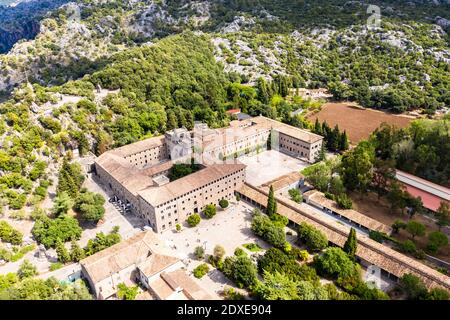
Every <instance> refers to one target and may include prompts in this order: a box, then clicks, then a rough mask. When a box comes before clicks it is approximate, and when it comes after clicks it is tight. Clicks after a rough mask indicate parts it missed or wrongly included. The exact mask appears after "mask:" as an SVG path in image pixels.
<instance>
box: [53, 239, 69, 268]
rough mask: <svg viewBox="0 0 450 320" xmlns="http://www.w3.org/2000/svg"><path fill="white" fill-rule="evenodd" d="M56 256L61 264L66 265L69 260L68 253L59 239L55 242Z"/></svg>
mask: <svg viewBox="0 0 450 320" xmlns="http://www.w3.org/2000/svg"><path fill="white" fill-rule="evenodd" d="M56 254H57V255H58V261H59V262H61V263H67V262H69V261H70V260H71V258H70V254H69V251H67V249H66V247H65V246H64V243H63V242H62V241H61V240H59V239H58V240H57V241H56Z"/></svg>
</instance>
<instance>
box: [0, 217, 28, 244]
mask: <svg viewBox="0 0 450 320" xmlns="http://www.w3.org/2000/svg"><path fill="white" fill-rule="evenodd" d="M22 238H23V235H22V233H21V232H20V231H19V230H16V229H14V228H13V227H12V226H11V225H10V224H9V223H8V222H6V221H0V239H1V240H2V241H4V242H9V243H11V244H13V245H20V244H22Z"/></svg>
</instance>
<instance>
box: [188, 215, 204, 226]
mask: <svg viewBox="0 0 450 320" xmlns="http://www.w3.org/2000/svg"><path fill="white" fill-rule="evenodd" d="M200 221H201V218H200V215H199V214H197V213H194V214H192V215H190V216H189V217H188V218H187V223H188V224H189V226H191V227H195V226H196V225H198V224H199V223H200Z"/></svg>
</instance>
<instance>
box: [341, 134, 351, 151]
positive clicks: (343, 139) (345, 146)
mask: <svg viewBox="0 0 450 320" xmlns="http://www.w3.org/2000/svg"><path fill="white" fill-rule="evenodd" d="M339 140H340V141H339V149H340V150H342V151H345V150H348V147H349V143H348V137H347V132H346V131H344V132H343V133H342V134H341V137H340V139H339Z"/></svg>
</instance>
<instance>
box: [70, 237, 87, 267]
mask: <svg viewBox="0 0 450 320" xmlns="http://www.w3.org/2000/svg"><path fill="white" fill-rule="evenodd" d="M85 257H86V253H85V252H84V250H83V249H82V248H81V247H80V246H79V245H78V243H77V242H76V241H75V240H72V242H71V247H70V258H71V259H72V261H75V262H79V261H81V260H83V259H84V258H85Z"/></svg>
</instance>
